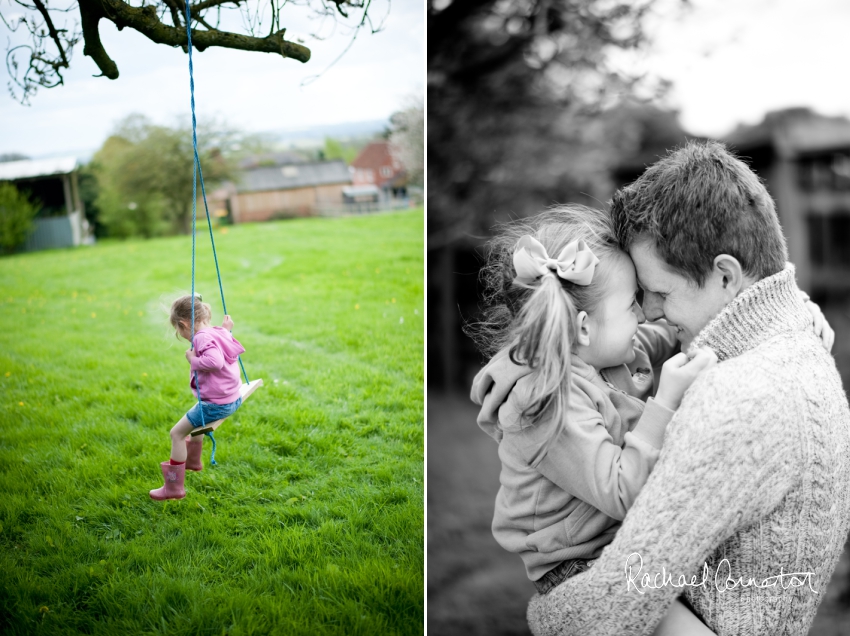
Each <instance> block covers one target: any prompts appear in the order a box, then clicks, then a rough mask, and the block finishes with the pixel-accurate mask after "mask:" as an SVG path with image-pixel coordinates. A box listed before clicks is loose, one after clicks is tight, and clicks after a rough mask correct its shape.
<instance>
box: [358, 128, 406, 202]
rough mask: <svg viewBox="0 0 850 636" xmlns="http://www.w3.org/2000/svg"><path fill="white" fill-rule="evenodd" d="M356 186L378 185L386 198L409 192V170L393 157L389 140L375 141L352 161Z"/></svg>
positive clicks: (400, 195)
mask: <svg viewBox="0 0 850 636" xmlns="http://www.w3.org/2000/svg"><path fill="white" fill-rule="evenodd" d="M351 168H352V169H353V171H352V174H351V177H352V182H353V183H354V185H355V186H370V185H373V186H375V187H377V188H378V189H379V190H380V191H381V194H382V196H383V197H384V198H385V199H391V198H396V197H403V196H405V195H406V194H407V172H406V171H405V169H404V167H403V166H402V165H401V162H400V161H399V160H398V159H396V158H395V157H393V155H392V153H391V152H390V144H389V142H387V141H373V142H371V143H370V144H369V145H368V146H366V147H365V148H364V149H363V150H362V151H361V152H360V154H359V155H357V158H356V159H355V160H354V161H352V162H351Z"/></svg>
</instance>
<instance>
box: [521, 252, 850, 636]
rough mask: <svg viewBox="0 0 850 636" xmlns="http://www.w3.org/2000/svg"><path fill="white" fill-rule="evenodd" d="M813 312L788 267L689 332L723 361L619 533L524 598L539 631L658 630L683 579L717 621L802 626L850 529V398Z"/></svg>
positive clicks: (742, 634) (698, 391) (770, 631)
mask: <svg viewBox="0 0 850 636" xmlns="http://www.w3.org/2000/svg"><path fill="white" fill-rule="evenodd" d="M810 324H811V317H810V315H809V313H808V311H807V310H806V308H805V306H804V305H803V303H802V301H801V300H800V299H799V298H798V296H797V287H796V284H795V282H794V270H793V268H792V267H789V268H788V269H786V270H785V271H783V272H780V273H778V274H775V275H774V276H770V277H768V278H765V279H763V280H761V281H759V282H757V283H756V284H754V285H752V286H751V287H749V288H747V289H745V290H744V291H743V292H742V293H741V294H740V295H739V296H738V297H737V298H736V299H735V300H733V301H732V302H731V303H730V304H729V305H727V306H726V307H725V308H724V310H723V311H722V312H721V313H720V314H719V315H718V316H717V317H716V318H715V319H714V320H712V321H711V322H710V323H709V324H708V325H707V326H706V327H705V328H704V329H703V330H702V332H701V333H700V334H699V336H698V337H697V338H696V340H695V341H694V346H702V345H706V346H709V347H711V348H713V349H714V350H715V351H716V352H717V354H718V357H719V359H720V361H721V362H720V364H718V365H717V366H716V367H715V368H714V369H712V370H711V371H709V372H707V373H706V374H704V375H703V376H702V377H700V378H699V379H698V380H697V381H696V382H695V383H694V384H693V386H692V387H691V389H690V390H689V391H688V393H687V394H686V396H685V399H684V400H683V402H682V405H681V407H680V408H679V410H678V412H677V414H676V416H675V417H674V418H673V420H672V422H671V423H670V425H669V427H668V430H667V435H666V439H665V441H664V446H663V448H662V452H661V456H660V458H659V460H658V463H657V464H656V467H655V470H654V471H653V473H652V474H651V475H650V477H649V480H648V481H647V483H646V485H645V486H644V488H643V490H642V491H641V492H640V494H639V495H638V497H637V499H636V501H635V503H634V506H633V507H632V508H631V510H629V512H628V514H627V515H626V518H625V520H624V522H623V525H622V527H621V528H620V530H619V531H618V532H617V535H616V537H615V539H614V541H613V543H611V545H609V546H608V547H606V548H605V550H604V551H603V553H602V556H601V557H600V558H599V559H598V560H597V561H595V562H594V565H593V567H592V568H591V569H590V570H589V571H588V572H586V573H584V574H581V575H578V576H576V577H573V578H571V579H569V580H567V581H566V582H565V583H563V584H561V585H560V586H559V587H557V588H556V589H555V590H553V591H552V592H550V593H549V594H548V595H546V596H540V595H536V596H534V597H533V598H532V599H531V602H530V604H529V607H528V621H529V624H530V626H531V630H532V632H533V633H534V634H535V635H536V636H543V635H544V634H593V635H603V634H612V635H617V636H620V635H624V634H651V633H652V631H653V629H654V627H655V626H656V625H657V623H658V622H659V621H660V619H661V618H662V616H663V615H664V614H665V613H666V612H667V610H668V608H669V607H670V604H671V603H672V602H673V600H674V599H675V598H676V597H677V596H679V595H680V594H682V593H683V592H684V593H685V594H686V596H687V598H688V599H689V600H690V602H691V604H692V605H693V607H694V608H695V610H696V612H697V613H698V614H699V615H700V616H701V617H702V618H703V620H705V622H706V623H707V624H708V626H709V627H710V628H711V629H712V630H714V632H715V633H716V634H718V635H719V636H731V635H733V634H734V635H736V636H749V635H752V634H765V635H770V636H778V635H781V634H787V635H789V636H803V635H804V634H806V633H807V632H808V629H809V626H810V625H811V623H812V620H813V618H814V616H815V611H816V610H817V607H818V604H819V603H820V600H821V598H822V595H823V593H824V591H825V589H826V586H827V583H828V582H829V579H830V576H831V574H832V571H833V569H834V568H835V565H836V562H837V560H838V557H839V555H840V553H841V550H842V548H843V546H844V541H845V539H846V538H847V532H848V529H850V411H848V404H847V397H846V395H845V393H844V390H843V389H842V386H841V380H840V378H839V376H838V373H837V371H836V368H835V363H834V361H833V359H832V358H831V356H830V355H829V354H828V353H827V352H826V351H825V350H824V349H823V346H822V345H821V343H820V341H819V339H818V338H816V337H815V336H814V334H813V333H812V330H811V328H810ZM635 553H636V554H637V555H639V557H638V556H635ZM630 555H632V556H631V561H630V563H631V564H632V570H631V573H629V572H627V568H626V565H627V560H628V559H629V558H630ZM639 568H640V569H639ZM657 573H660V575H659V576H658V577H657V578H656V574H657ZM789 573H811V574H808V575H807V574H799V575H798V576H797V577H796V578H791V577H789V576H787V575H788V574H789ZM644 575H649V579H651V581H650V580H646V581H645V582H646V583H651V584H653V585H654V586H655V588H651V587H649V586H645V585H644V582H642V579H643V576H644ZM680 575H685V576H686V578H685V579H684V581H686V582H687V583H692V585H691V586H682V585H681V583H682V582H683V580H681V579H680V578H679V577H680ZM783 575H784V576H783ZM730 576H731V579H730V578H729V577H730ZM665 577H666V579H665ZM692 577H695V579H693V578H692ZM739 579H743V583H744V585H741V584H738V585H737V586H734V587H733V581H735V580H739ZM629 580H631V581H632V583H629ZM752 580H754V581H755V582H757V583H758V585H759V586H761V587H760V588H756V587H755V586H753V585H749V586H747V583H751V581H752ZM771 584H772V585H771ZM676 585H679V587H676ZM729 588H731V589H729ZM783 588H786V589H783ZM813 589H814V590H815V591H812V590H813Z"/></svg>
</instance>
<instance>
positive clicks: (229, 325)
mask: <svg viewBox="0 0 850 636" xmlns="http://www.w3.org/2000/svg"><path fill="white" fill-rule="evenodd" d="M221 326H222V327H224V328H225V329H227V330H228V331H233V319H232V318H231V317H230V316H225V317H224V319H223V320H222V321H221Z"/></svg>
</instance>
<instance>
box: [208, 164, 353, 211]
mask: <svg viewBox="0 0 850 636" xmlns="http://www.w3.org/2000/svg"><path fill="white" fill-rule="evenodd" d="M284 160H285V163H283V164H281V163H279V162H278V160H277V159H275V157H272V156H269V157H266V158H265V159H262V160H257V161H251V162H246V163H244V164H243V168H242V170H241V172H240V174H239V177H238V179H237V180H236V182H235V183H230V184H227V185H226V186H225V187H223V188H221V189H219V190H217V191H216V193H215V194H214V196H211V197H210V198H211V199H212V203H213V207H214V208H215V210H216V211H215V215H216V216H220V217H229V218H230V220H231V221H232V222H233V223H246V222H252V221H268V220H271V219H283V218H293V217H301V216H315V215H317V214H319V213H320V212H321V210H322V209H324V208H338V207H341V206H342V205H343V203H344V199H343V189H344V188H345V187H346V186H348V185H350V184H351V174H350V172H349V169H348V166H346V165H345V162H344V161H342V160H338V161H314V162H308V161H298V162H290V161H288V160H286V159H285V158H284Z"/></svg>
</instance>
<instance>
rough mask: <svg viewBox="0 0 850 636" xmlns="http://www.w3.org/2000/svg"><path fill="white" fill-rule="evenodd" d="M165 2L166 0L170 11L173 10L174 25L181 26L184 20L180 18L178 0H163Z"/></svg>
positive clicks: (172, 19)
mask: <svg viewBox="0 0 850 636" xmlns="http://www.w3.org/2000/svg"><path fill="white" fill-rule="evenodd" d="M163 2H165V4H166V6H168V9H169V11H171V21H172V22H173V23H174V26H176V27H179V26H180V25H181V24H182V22H181V20H180V6H179V5H178V3H177V0H163Z"/></svg>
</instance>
